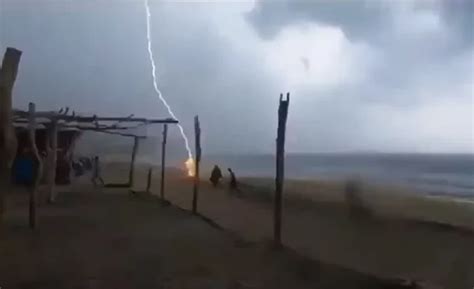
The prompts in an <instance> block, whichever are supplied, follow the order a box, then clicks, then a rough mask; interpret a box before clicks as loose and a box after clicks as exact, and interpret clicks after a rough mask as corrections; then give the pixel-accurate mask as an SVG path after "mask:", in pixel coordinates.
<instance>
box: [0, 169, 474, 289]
mask: <svg viewBox="0 0 474 289" xmlns="http://www.w3.org/2000/svg"><path fill="white" fill-rule="evenodd" d="M103 172H104V174H105V175H104V178H105V180H106V182H123V181H124V180H126V177H127V175H128V171H127V167H126V166H124V165H118V164H109V165H108V166H106V167H104V169H103ZM158 175H159V169H156V168H155V174H154V178H153V182H152V192H153V193H154V194H158V190H159V177H158ZM145 179H146V170H145V168H140V169H139V170H138V171H137V174H136V182H135V184H136V186H135V189H136V190H141V189H144V188H145V186H146V184H145ZM203 179H204V178H203ZM241 181H242V182H244V183H243V184H242V185H241V188H242V190H241V192H240V193H239V194H231V193H230V192H229V191H228V190H227V187H226V186H224V185H223V186H221V187H219V188H213V187H211V186H210V185H209V184H208V183H207V182H206V181H204V180H203V182H202V185H201V190H200V195H199V205H198V210H199V212H200V213H201V214H202V215H204V216H206V217H208V218H210V219H212V220H213V221H214V222H215V223H217V224H218V225H219V226H221V227H222V228H224V229H225V231H222V230H219V229H216V228H215V227H212V226H209V224H206V223H205V222H203V221H202V220H200V219H199V218H196V217H194V216H190V215H189V213H187V212H185V211H180V210H178V209H176V208H173V207H165V208H164V207H162V206H161V205H159V204H158V201H157V200H156V197H149V196H141V194H139V195H137V196H133V197H131V196H129V195H128V194H127V193H126V192H125V190H118V189H100V190H97V191H94V189H93V188H92V187H91V185H90V184H87V185H74V186H72V187H71V189H68V191H66V190H62V191H63V193H61V194H60V195H59V199H58V203H57V204H55V205H53V206H45V207H43V208H41V219H40V222H41V225H40V226H41V227H40V230H38V231H36V232H31V231H29V230H28V229H27V228H26V212H27V204H26V196H25V195H21V194H15V195H14V196H13V197H11V196H10V198H9V200H8V201H9V202H8V209H9V214H8V218H7V220H6V221H7V224H8V225H7V226H6V227H4V228H2V231H1V235H0V286H4V287H6V288H168V289H169V288H176V289H178V288H179V289H185V288H209V289H212V288H268V289H270V288H272V289H278V288H282V289H283V288H286V289H292V288H295V289H297V288H321V289H322V288H334V289H336V288H338V289H339V288H364V289H369V288H374V289H375V288H399V287H397V286H395V287H389V286H388V285H383V283H382V282H381V281H380V280H379V279H378V278H386V279H392V278H403V279H415V280H423V282H425V283H430V284H431V285H430V287H426V288H447V289H457V288H459V289H460V288H469V289H471V288H472V286H473V285H474V234H473V232H472V231H471V230H470V229H469V228H472V227H470V226H471V225H472V218H470V217H471V216H472V215H470V214H471V213H472V207H469V205H466V204H464V203H459V202H449V201H446V200H444V199H426V198H419V197H416V201H413V199H411V198H412V197H411V196H410V195H409V194H403V193H401V194H398V193H397V194H393V193H392V192H388V191H386V190H384V191H383V192H381V193H377V192H375V191H372V190H367V189H366V190H364V192H365V193H364V200H366V201H367V203H368V204H370V208H371V212H372V214H371V215H369V216H363V217H360V216H358V217H354V215H352V214H350V213H349V212H350V211H349V210H348V209H347V207H346V205H345V203H344V198H343V194H341V188H342V186H341V185H340V184H332V183H322V182H288V185H287V189H286V190H285V208H284V226H283V242H284V244H285V245H286V246H288V247H289V248H291V249H292V250H294V252H292V251H288V250H284V251H282V252H275V251H274V250H271V249H269V246H268V245H266V244H269V242H268V240H269V239H270V238H271V236H272V210H271V195H272V189H271V188H272V185H271V184H272V183H271V180H265V179H246V180H241ZM191 188H192V183H191V181H190V179H188V178H186V177H183V176H182V174H181V173H180V172H177V171H175V170H172V169H170V170H168V173H167V183H166V196H165V197H166V198H167V199H168V200H170V201H171V202H172V203H173V204H176V205H178V206H179V207H181V208H184V209H189V208H190V205H191V195H192V194H191ZM369 197H370V198H369ZM407 198H408V199H407ZM368 199H369V200H368ZM396 200H399V201H398V202H397V201H396ZM407 200H410V201H407ZM417 202H418V203H417ZM431 204H434V205H431ZM440 204H441V205H440ZM460 204H461V205H460ZM403 208H407V210H405V211H403ZM408 208H409V209H408ZM400 210H401V211H400ZM420 210H421V212H420ZM453 216H454V217H453ZM433 218H434V219H435V221H436V223H434V222H432V221H433ZM458 226H460V227H463V229H459V228H458ZM229 232H230V233H229ZM236 236H238V237H236ZM241 238H243V240H242V239H241ZM302 256H305V257H309V258H311V259H312V260H319V261H310V260H309V259H308V258H305V257H302ZM321 262H322V263H321ZM328 264H334V265H328ZM343 268H346V269H343ZM357 272H362V273H357ZM371 276H378V277H377V278H375V277H371Z"/></svg>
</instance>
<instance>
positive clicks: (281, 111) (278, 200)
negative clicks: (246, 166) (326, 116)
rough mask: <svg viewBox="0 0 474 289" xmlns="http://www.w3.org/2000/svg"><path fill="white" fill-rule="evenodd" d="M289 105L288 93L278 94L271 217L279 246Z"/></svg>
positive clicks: (275, 239) (276, 242) (275, 238)
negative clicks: (273, 195)
mask: <svg viewBox="0 0 474 289" xmlns="http://www.w3.org/2000/svg"><path fill="white" fill-rule="evenodd" d="M289 104H290V93H287V94H286V100H283V94H280V105H279V107H278V131H277V140H276V178H275V203H274V217H273V240H274V242H275V245H277V246H281V244H282V243H281V219H282V217H281V208H282V192H283V181H284V169H285V167H284V165H285V164H284V163H285V132H286V120H287V118H288V106H289Z"/></svg>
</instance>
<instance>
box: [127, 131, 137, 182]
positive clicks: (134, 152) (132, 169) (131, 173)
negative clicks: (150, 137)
mask: <svg viewBox="0 0 474 289" xmlns="http://www.w3.org/2000/svg"><path fill="white" fill-rule="evenodd" d="M139 140H140V139H139V138H138V137H134V138H133V150H132V160H131V161H130V171H129V175H128V186H129V187H133V179H134V175H135V159H136V157H137V151H138V142H139Z"/></svg>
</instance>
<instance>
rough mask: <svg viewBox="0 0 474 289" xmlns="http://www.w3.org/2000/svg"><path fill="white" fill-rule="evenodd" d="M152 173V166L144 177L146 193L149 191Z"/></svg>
mask: <svg viewBox="0 0 474 289" xmlns="http://www.w3.org/2000/svg"><path fill="white" fill-rule="evenodd" d="M152 175H153V168H149V169H148V176H147V179H146V193H147V194H149V193H150V188H151V176H152Z"/></svg>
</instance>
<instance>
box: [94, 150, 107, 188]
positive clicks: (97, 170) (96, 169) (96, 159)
mask: <svg viewBox="0 0 474 289" xmlns="http://www.w3.org/2000/svg"><path fill="white" fill-rule="evenodd" d="M92 169H93V171H92V183H93V184H94V186H97V181H99V182H100V184H101V185H102V186H103V185H104V180H103V179H102V176H101V175H100V164H99V157H98V156H95V157H94V163H93V168H92Z"/></svg>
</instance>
